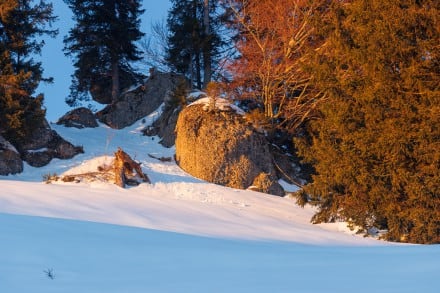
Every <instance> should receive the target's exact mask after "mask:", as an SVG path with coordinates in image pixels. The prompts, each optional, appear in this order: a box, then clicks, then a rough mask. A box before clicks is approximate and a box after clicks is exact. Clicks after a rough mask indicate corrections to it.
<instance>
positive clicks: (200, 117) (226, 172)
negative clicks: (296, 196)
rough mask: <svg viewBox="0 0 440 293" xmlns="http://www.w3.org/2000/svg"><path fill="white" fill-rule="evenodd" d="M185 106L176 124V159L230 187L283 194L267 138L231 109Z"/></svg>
mask: <svg viewBox="0 0 440 293" xmlns="http://www.w3.org/2000/svg"><path fill="white" fill-rule="evenodd" d="M204 108H205V109H206V107H205V106H204V105H192V106H189V107H186V108H185V109H184V110H183V111H182V112H181V113H180V115H179V118H178V121H177V126H176V134H177V137H176V161H177V163H178V164H179V165H180V167H181V168H182V169H184V170H185V171H187V172H188V173H190V174H192V175H193V176H195V177H198V178H201V179H203V180H206V181H209V182H213V183H216V184H220V185H225V186H229V187H233V188H241V189H246V188H248V187H251V186H253V188H254V189H256V190H258V191H261V192H267V193H271V194H275V195H284V190H283V188H282V187H281V186H280V185H279V184H278V182H277V180H276V170H275V167H274V165H273V157H272V155H271V153H270V150H269V146H268V142H267V140H266V138H265V137H264V135H262V134H261V133H258V132H256V131H255V130H254V129H253V127H252V126H250V125H248V124H247V123H246V122H245V121H244V119H243V117H242V116H241V115H238V114H236V113H235V112H233V111H226V112H225V111H219V110H217V111H206V110H204Z"/></svg>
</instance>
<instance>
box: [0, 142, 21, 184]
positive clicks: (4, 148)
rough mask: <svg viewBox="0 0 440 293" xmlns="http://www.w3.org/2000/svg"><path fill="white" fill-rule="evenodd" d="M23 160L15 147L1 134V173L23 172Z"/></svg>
mask: <svg viewBox="0 0 440 293" xmlns="http://www.w3.org/2000/svg"><path fill="white" fill-rule="evenodd" d="M22 171H23V161H22V160H21V158H20V153H19V152H18V151H17V150H16V149H15V147H14V146H13V145H12V144H11V143H9V142H8V141H7V140H6V139H4V138H3V136H1V135H0V175H2V176H4V175H9V174H16V173H21V172H22Z"/></svg>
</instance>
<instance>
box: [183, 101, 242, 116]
mask: <svg viewBox="0 0 440 293" xmlns="http://www.w3.org/2000/svg"><path fill="white" fill-rule="evenodd" d="M212 102H213V98H212V97H204V98H201V99H198V100H196V101H195V102H193V103H191V104H189V106H192V105H204V106H205V107H204V108H203V109H204V110H205V109H208V107H209V106H210V105H211V104H212ZM214 102H215V108H216V109H219V110H220V111H230V110H232V111H235V112H236V113H237V114H239V115H244V114H245V112H244V111H243V110H242V109H240V108H239V107H238V106H236V105H234V104H232V103H231V102H230V101H228V100H227V99H224V98H215V99H214Z"/></svg>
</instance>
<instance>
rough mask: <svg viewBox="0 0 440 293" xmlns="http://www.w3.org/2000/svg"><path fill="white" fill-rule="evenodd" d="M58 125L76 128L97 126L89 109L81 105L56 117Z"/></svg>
mask: <svg viewBox="0 0 440 293" xmlns="http://www.w3.org/2000/svg"><path fill="white" fill-rule="evenodd" d="M57 124H58V125H64V126H66V127H76V128H95V127H98V122H96V117H95V115H94V114H93V112H92V111H91V110H90V109H87V108H84V107H81V108H77V109H74V110H72V111H69V112H67V113H66V114H65V115H64V116H63V117H61V118H60V119H58V121H57Z"/></svg>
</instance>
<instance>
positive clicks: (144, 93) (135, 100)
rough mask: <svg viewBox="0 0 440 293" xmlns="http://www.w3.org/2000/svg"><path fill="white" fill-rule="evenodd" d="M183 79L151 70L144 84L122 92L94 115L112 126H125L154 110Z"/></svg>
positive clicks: (175, 75)
mask: <svg viewBox="0 0 440 293" xmlns="http://www.w3.org/2000/svg"><path fill="white" fill-rule="evenodd" d="M184 79H185V78H184V77H183V76H182V75H178V74H174V73H162V72H157V71H152V72H151V73H150V77H149V78H148V79H147V80H146V81H145V83H144V84H142V85H140V86H138V87H136V88H135V89H133V90H129V91H127V92H125V93H123V94H122V95H121V96H120V98H119V100H118V101H117V102H115V103H112V104H110V105H108V106H107V107H105V108H104V109H103V110H101V111H99V112H98V113H97V114H96V116H97V117H98V119H99V121H101V122H103V123H105V124H107V125H108V126H110V127H112V128H116V129H121V128H124V127H127V126H129V125H131V124H133V123H134V122H136V121H137V120H139V119H141V118H143V117H145V116H147V115H149V114H151V113H152V112H153V111H154V110H156V109H157V108H158V107H159V106H160V105H161V104H162V103H163V102H164V100H165V98H166V97H167V96H168V95H169V94H170V93H171V92H172V91H173V90H174V89H175V88H176V87H177V86H178V84H179V83H182V80H184Z"/></svg>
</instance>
